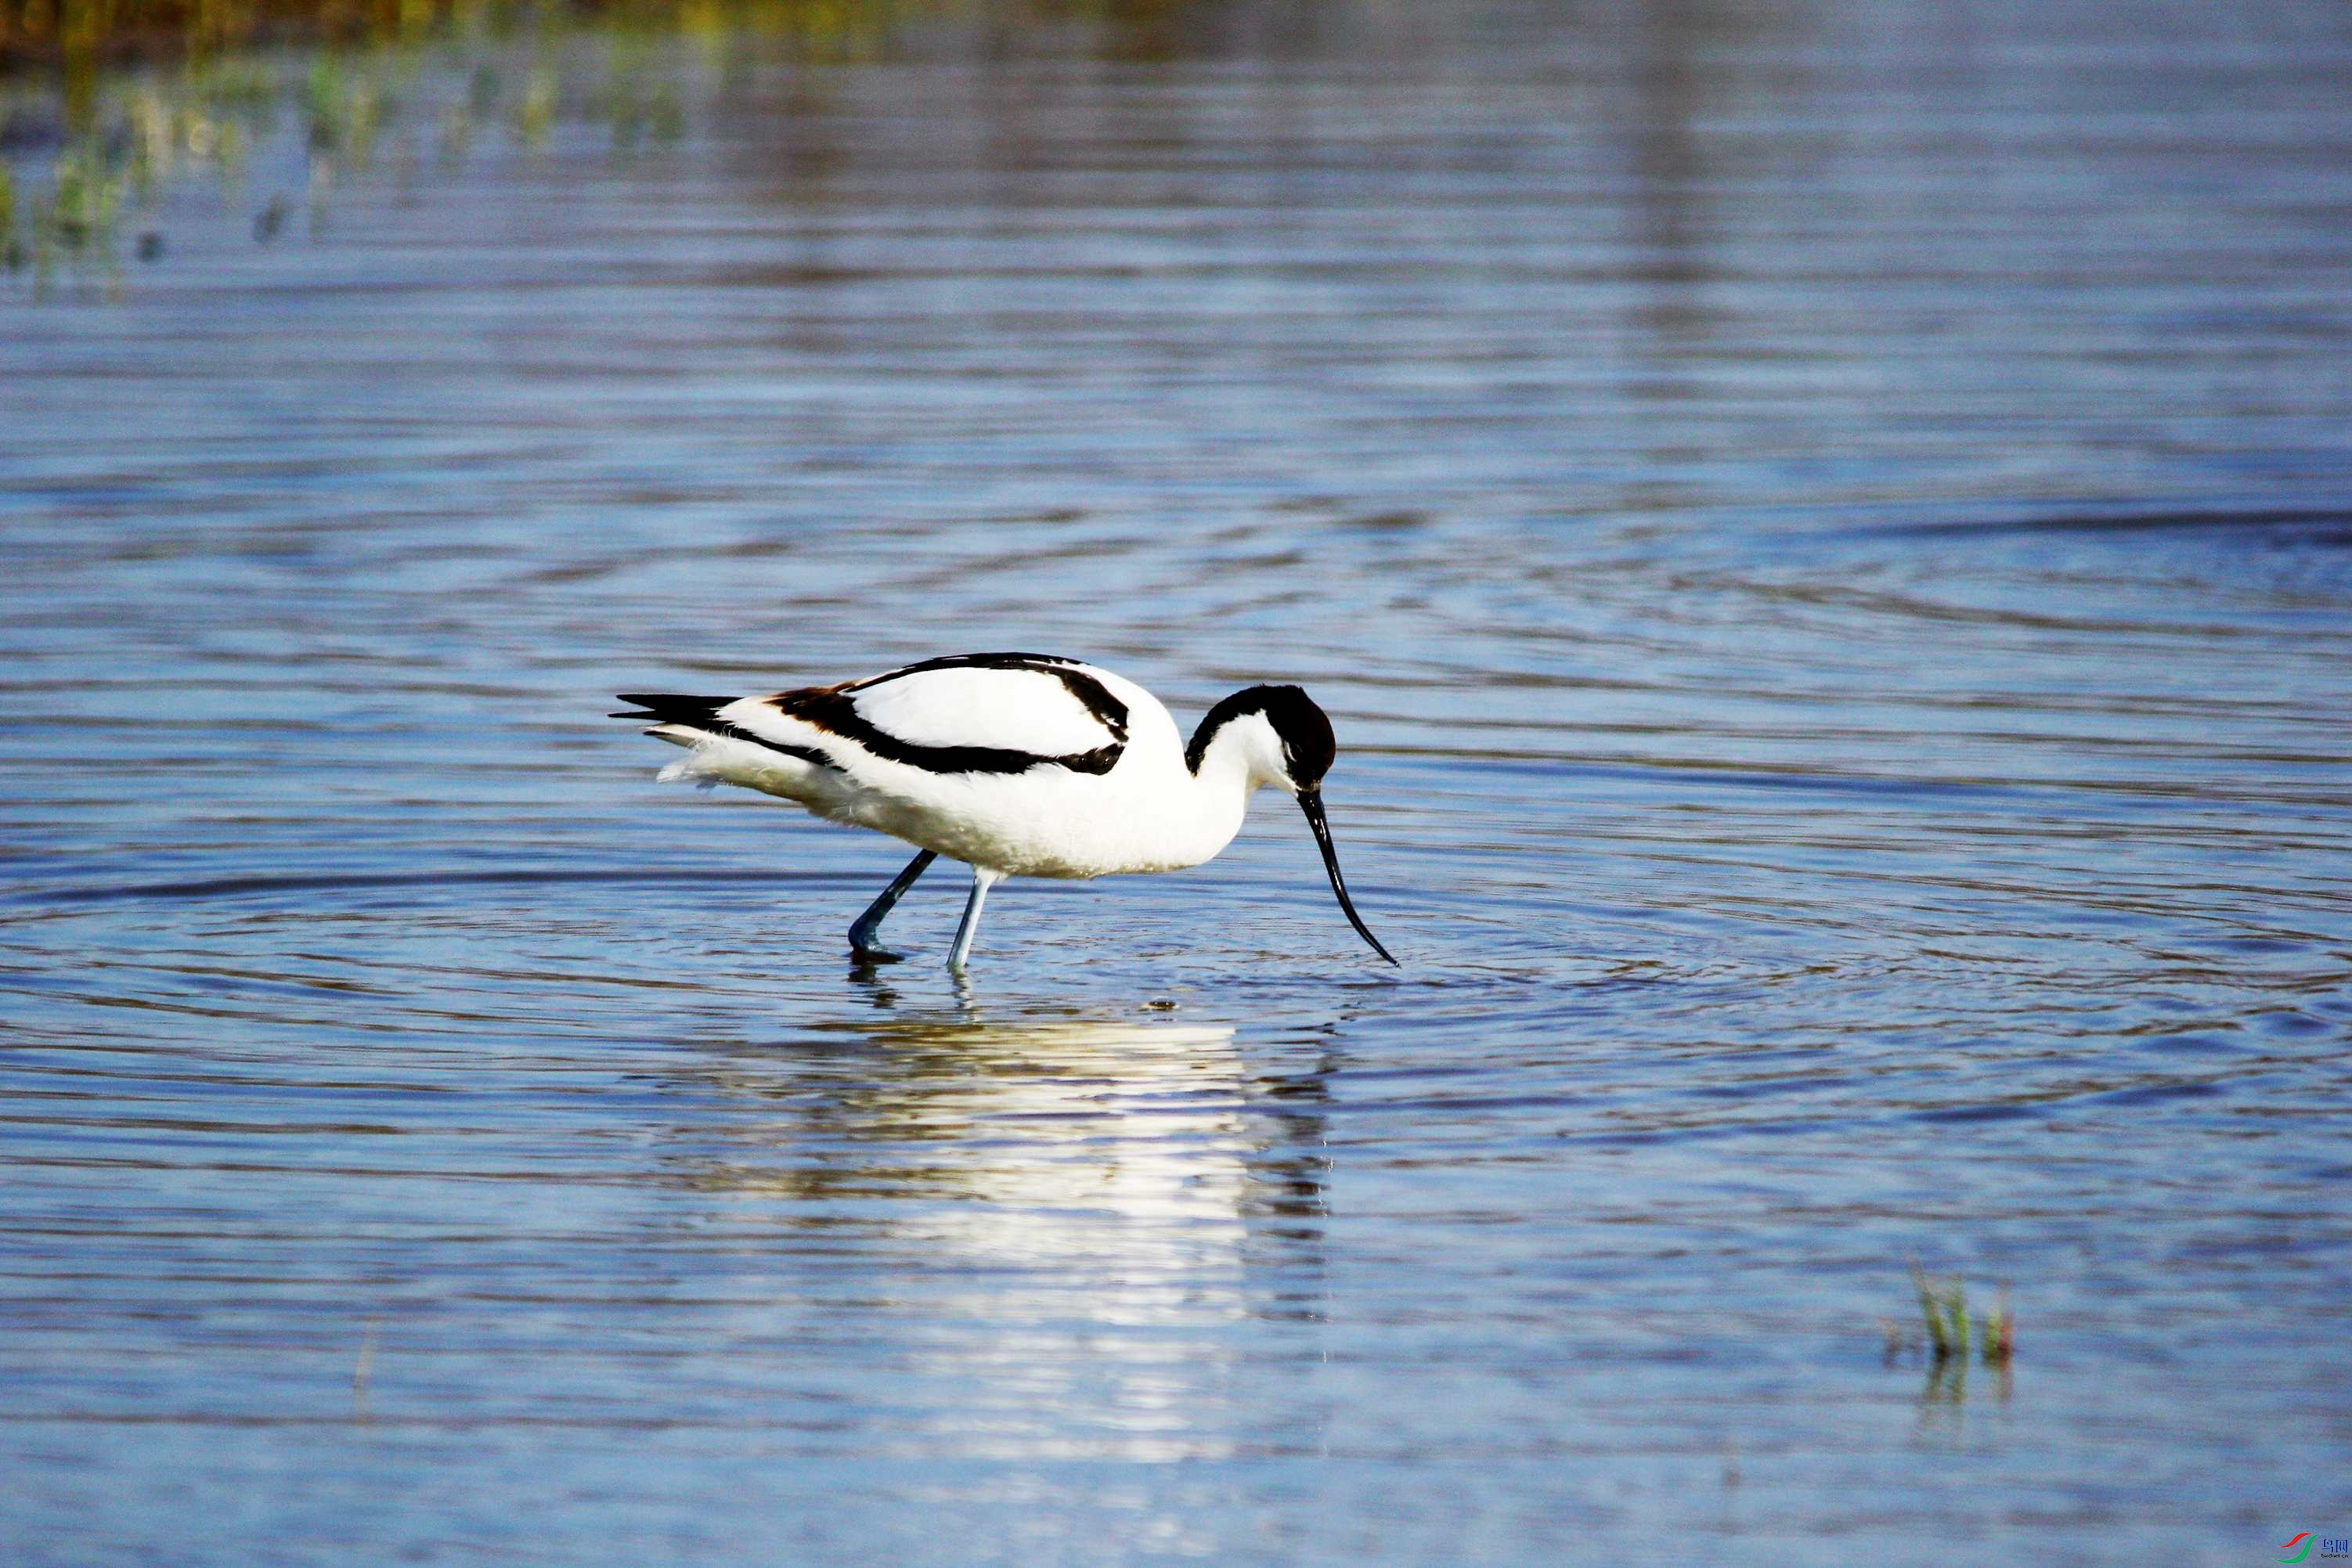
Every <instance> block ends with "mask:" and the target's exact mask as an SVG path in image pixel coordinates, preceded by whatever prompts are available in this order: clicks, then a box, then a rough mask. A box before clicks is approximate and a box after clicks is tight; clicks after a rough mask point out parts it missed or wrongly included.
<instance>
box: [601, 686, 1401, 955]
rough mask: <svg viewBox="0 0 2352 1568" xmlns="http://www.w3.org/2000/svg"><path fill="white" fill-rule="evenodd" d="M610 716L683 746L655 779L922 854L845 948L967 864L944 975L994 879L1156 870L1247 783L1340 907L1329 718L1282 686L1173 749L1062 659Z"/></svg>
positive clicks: (1222, 822)
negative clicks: (1271, 795) (1295, 814)
mask: <svg viewBox="0 0 2352 1568" xmlns="http://www.w3.org/2000/svg"><path fill="white" fill-rule="evenodd" d="M621 700H622V701H623V702H625V703H634V704H635V705H636V706H635V707H634V708H632V709H631V710H629V711H628V712H625V713H617V714H614V718H629V719H637V720H640V721H642V722H644V723H646V724H647V725H649V726H650V727H649V728H647V729H646V734H647V735H654V736H659V737H661V738H662V739H664V740H667V741H670V742H672V743H674V744H676V745H678V746H683V747H686V748H687V755H686V756H685V757H684V758H680V759H679V760H677V761H676V762H673V763H671V764H670V765H669V766H668V767H667V768H663V769H662V770H661V777H662V778H663V779H689V780H692V781H694V782H696V783H698V784H702V785H705V786H709V785H713V784H739V785H741V786H742V787H743V788H745V789H758V790H761V791H762V792H764V793H766V794H770V795H779V796H782V798H783V799H785V800H795V801H798V802H799V803H800V804H802V805H803V806H805V807H807V808H808V809H809V810H811V811H813V812H814V813H815V814H816V815H818V816H820V817H824V818H825V819H827V820H828V821H835V822H845V823H848V824H850V825H851V826H854V827H861V828H874V829H877V830H878V831H882V832H886V833H888V834H890V835H891V836H893V837H895V838H899V839H904V840H905V841H907V842H908V843H910V844H913V845H915V846H916V847H917V848H918V849H919V850H920V851H921V852H920V853H919V854H918V855H916V856H915V858H914V859H913V860H911V861H909V862H908V863H907V868H906V870H904V871H902V872H900V873H898V876H897V877H896V878H895V879H893V880H892V882H891V883H890V885H889V886H888V887H886V888H884V889H883V890H882V895H881V896H880V897H879V898H877V899H876V900H875V901H874V903H873V904H872V905H871V906H870V907H868V908H867V909H866V913H865V914H863V915H859V916H858V917H857V920H856V924H855V925H851V926H850V928H849V946H850V951H851V952H852V953H854V954H856V956H858V957H861V958H879V957H889V956H893V955H891V954H888V953H886V952H884V950H883V949H882V948H881V947H880V946H877V943H876V940H875V938H876V934H877V932H878V931H879V930H880V929H881V925H882V919H883V917H884V916H885V915H888V914H889V913H890V910H891V908H892V906H894V905H895V904H897V903H898V900H899V899H900V898H901V897H902V896H904V894H906V891H907V890H908V888H910V887H912V886H914V885H915V879H916V878H917V877H919V876H921V875H922V874H923V873H924V871H925V870H926V869H927V868H928V867H929V865H930V863H931V862H933V861H934V860H936V859H938V858H939V857H940V856H941V855H946V856H947V857H948V858H949V859H950V860H958V861H961V862H964V863H965V864H967V865H969V866H971V899H970V901H969V902H968V903H966V904H965V905H964V911H963V923H962V924H961V925H959V926H958V927H957V928H956V936H955V946H954V948H953V949H952V950H951V951H950V953H949V955H948V967H949V968H950V969H952V970H956V971H961V970H962V968H963V967H964V961H965V959H966V958H967V957H969V956H970V955H971V939H972V935H973V933H974V932H976V931H977V930H979V928H980V906H981V904H982V902H983V901H985V900H986V898H987V897H988V890H989V889H990V888H991V887H992V886H994V885H995V884H996V883H999V882H1002V881H1003V879H1004V878H1006V877H1008V876H1052V877H1081V878H1082V877H1097V876H1108V875H1112V874H1115V873H1124V872H1150V871H1175V870H1178V869H1180V868H1181V867H1184V866H1194V865H1199V864H1201V863H1202V862H1204V861H1207V860H1210V859H1212V858H1213V857H1214V856H1215V855H1216V853H1217V852H1218V851H1220V850H1222V849H1223V848H1224V847H1225V846H1226V845H1227V844H1229V843H1231V842H1232V841H1233V838H1234V834H1235V833H1236V832H1238V831H1241V825H1242V813H1243V811H1244V808H1245V807H1246V806H1247V804H1248V801H1249V797H1250V793H1251V791H1253V790H1255V789H1256V788H1257V787H1258V786H1259V785H1261V784H1272V785H1275V786H1276V787H1277V788H1280V789H1286V790H1288V791H1289V792H1290V793H1291V794H1292V795H1293V796H1295V797H1297V800H1298V804H1299V808H1300V809H1301V810H1304V811H1305V812H1306V813H1307V825H1308V826H1310V827H1311V828H1313V829H1314V830H1315V841H1316V843H1317V844H1318V845H1319V846H1320V847H1321V849H1322V851H1323V864H1324V866H1325V867H1326V868H1327V869H1328V870H1329V872H1330V873H1331V891H1332V892H1333V893H1336V894H1339V907H1340V909H1341V910H1342V911H1344V912H1345V913H1346V915H1347V916H1348V922H1349V925H1353V926H1354V927H1355V928H1356V932H1357V934H1358V935H1359V936H1362V937H1363V939H1364V940H1365V941H1367V942H1369V943H1370V944H1371V945H1372V951H1373V952H1375V953H1378V954H1379V955H1380V956H1381V957H1383V958H1387V959H1388V961H1389V962H1390V963H1391V964H1393V963H1395V962H1396V959H1394V958H1393V957H1391V956H1390V955H1389V950H1388V949H1387V948H1385V947H1383V946H1381V944H1380V940H1379V938H1377V937H1375V936H1373V935H1372V934H1371V932H1370V930H1369V929H1368V928H1367V927H1366V926H1365V925H1364V922H1363V917H1362V916H1361V915H1358V914H1357V913H1356V905H1355V903H1354V901H1353V900H1351V899H1349V896H1348V884H1347V883H1345V882H1344V881H1342V880H1341V879H1340V876H1339V852H1337V851H1335V850H1334V849H1333V848H1332V847H1331V830H1330V827H1329V825H1328V823H1326V822H1325V821H1324V819H1323V795H1322V786H1323V775H1324V774H1325V773H1327V772H1328V771H1329V770H1330V767H1331V758H1332V757H1333V755H1334V752H1335V747H1334V746H1333V743H1332V738H1331V721H1330V720H1329V719H1328V718H1327V717H1325V716H1324V713H1323V710H1322V709H1321V708H1319V707H1317V706H1315V704H1314V703H1313V702H1312V701H1311V700H1309V699H1308V697H1307V694H1306V693H1305V692H1303V691H1301V690H1299V689H1298V688H1297V686H1252V687H1250V688H1249V689H1248V690H1246V691H1239V692H1235V693H1234V695H1231V696H1229V697H1227V698H1225V699H1224V700H1223V702H1220V703H1218V704H1217V706H1214V707H1213V708H1211V709H1210V710H1209V714H1208V716H1207V717H1206V718H1203V719H1202V721H1201V727H1200V728H1198V729H1196V730H1194V731H1193V732H1192V742H1191V744H1189V745H1187V744H1186V743H1185V742H1184V741H1183V740H1181V738H1180V737H1178V735H1177V730H1176V721H1175V720H1174V719H1173V718H1172V717H1171V716H1169V713H1168V710H1167V709H1166V708H1165V707H1162V706H1160V699H1159V698H1157V697H1155V696H1153V695H1151V694H1150V692H1147V691H1145V690H1144V689H1143V688H1142V687H1141V686H1139V685H1135V684H1134V683H1133V682H1132V681H1128V680H1123V679H1121V678H1120V677H1119V676H1118V675H1114V674H1111V673H1110V672H1109V671H1108V670H1099V669H1097V668H1095V667H1094V666H1093V665H1091V664H1079V663H1078V662H1077V661H1076V660H1074V659H1055V658H1049V657H1047V656H1045V655H1044V654H1039V653H962V654H958V655H956V656H955V657H952V658H946V659H930V660H927V661H925V662H924V663H922V664H909V665H908V666H907V667H906V668H905V669H903V670H893V671H891V672H890V673H889V674H883V675H875V676H872V677H871V678H869V679H866V680H862V681H851V682H848V683H846V684H845V685H837V686H807V687H803V689H801V690H799V691H791V692H778V693H776V694H775V695H772V696H751V697H709V696H682V695H672V694H666V693H657V692H624V693H622V694H621Z"/></svg>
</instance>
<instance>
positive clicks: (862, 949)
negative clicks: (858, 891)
mask: <svg viewBox="0 0 2352 1568" xmlns="http://www.w3.org/2000/svg"><path fill="white" fill-rule="evenodd" d="M939 858H940V853H939V852H938V851H937V850H925V851H924V852H922V853H921V854H919V855H917V856H916V857H915V858H914V859H913V860H910V861H908V862H907V869H906V870H905V871H902V872H900V873H898V875H897V876H895V877H892V878H891V879H890V885H889V886H887V887H886V888H884V889H883V890H882V896H881V897H879V898H877V899H876V900H875V901H874V902H873V903H871V904H867V905H866V913H865V914H863V915H859V916H858V917H857V919H856V923H855V924H854V925H851V926H850V928H849V950H850V951H851V952H852V953H854V954H856V956H858V957H860V958H880V957H887V956H888V954H887V952H886V951H885V950H884V948H883V947H882V946H881V945H880V944H878V943H877V942H876V941H875V940H874V937H875V934H876V933H877V932H879V931H880V930H881V929H882V917H883V916H884V915H887V914H889V913H890V911H892V910H893V909H896V908H897V907H898V901H899V900H900V899H901V898H904V897H905V896H906V895H907V890H908V888H910V887H912V886H914V885H915V879H916V878H917V877H919V876H920V875H922V874H923V873H924V872H925V871H926V870H928V869H929V866H930V863H931V862H933V861H935V860H937V859H939Z"/></svg>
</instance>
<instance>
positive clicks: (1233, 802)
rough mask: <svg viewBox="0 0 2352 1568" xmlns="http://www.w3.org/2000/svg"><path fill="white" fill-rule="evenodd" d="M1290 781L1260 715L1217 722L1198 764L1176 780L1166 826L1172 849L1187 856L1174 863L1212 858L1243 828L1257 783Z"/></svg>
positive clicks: (1278, 744) (1278, 743) (1277, 742)
mask: <svg viewBox="0 0 2352 1568" xmlns="http://www.w3.org/2000/svg"><path fill="white" fill-rule="evenodd" d="M1288 782H1289V775H1288V774H1286V772H1285V771H1284V770H1283V756H1282V740H1281V737H1278V736H1276V734H1275V733H1274V727H1273V726H1271V725H1269V724H1267V723H1266V721H1265V717H1264V716H1262V715H1259V714H1246V715H1244V716H1241V717H1239V718H1234V719H1229V720H1227V721H1226V722H1225V723H1224V724H1223V725H1221V726H1219V727H1218V728H1217V730H1216V733H1215V734H1213V735H1212V736H1211V737H1209V744H1208V746H1207V747H1205V748H1204V749H1203V750H1202V752H1201V755H1200V764H1199V766H1198V767H1196V768H1190V769H1187V770H1185V771H1184V772H1183V773H1182V775H1181V777H1180V778H1179V779H1175V780H1174V783H1175V786H1176V788H1175V790H1174V794H1175V795H1176V797H1177V798H1176V799H1175V800H1171V801H1170V802H1169V805H1170V808H1171V810H1169V814H1168V820H1167V822H1166V827H1167V828H1168V829H1169V830H1172V831H1171V833H1170V838H1171V848H1177V849H1178V851H1179V852H1180V853H1181V854H1182V855H1183V856H1184V857H1186V858H1184V859H1181V860H1179V861H1176V862H1173V863H1175V864H1179V865H1199V864H1201V863H1202V862H1204V861H1208V860H1211V859H1213V858H1214V857H1215V856H1216V854H1217V852H1219V851H1220V850H1223V848H1224V847H1225V846H1226V845H1227V844H1229V843H1231V842H1233V841H1234V834H1235V833H1238V832H1240V831H1241V828H1242V819H1243V817H1244V814H1245V813H1246V812H1247V810H1248V809H1249V798H1250V796H1251V795H1252V794H1253V793H1255V791H1256V789H1257V788H1258V786H1260V785H1261V784H1276V785H1281V786H1283V787H1285V788H1287V787H1288Z"/></svg>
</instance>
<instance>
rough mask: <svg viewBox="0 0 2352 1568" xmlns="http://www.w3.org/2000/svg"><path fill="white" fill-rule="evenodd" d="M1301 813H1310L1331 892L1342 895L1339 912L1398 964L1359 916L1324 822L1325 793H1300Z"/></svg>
mask: <svg viewBox="0 0 2352 1568" xmlns="http://www.w3.org/2000/svg"><path fill="white" fill-rule="evenodd" d="M1298 809H1299V810H1302V811H1304V812H1306V813H1307V826H1308V827H1310V828H1312V829H1314V830H1315V844H1316V847H1317V848H1318V849H1320V850H1321V851H1322V852H1323V867H1324V869H1325V870H1326V871H1328V872H1329V873H1331V891H1332V892H1334V893H1336V894H1339V908H1340V909H1341V910H1342V911H1343V912H1344V913H1345V914H1346V915H1347V916H1348V924H1349V925H1352V926H1354V927H1355V928H1356V935H1357V936H1360V937H1362V938H1363V939H1364V940H1365V941H1367V942H1369V943H1370V944H1371V945H1372V951H1373V952H1375V953H1378V954H1379V955H1380V956H1381V957H1383V958H1386V959H1387V960H1388V961H1389V962H1390V963H1391V964H1395V963H1396V955H1394V954H1393V953H1391V952H1390V951H1389V950H1388V949H1387V948H1385V947H1383V946H1381V939H1380V938H1379V937H1377V936H1373V935H1372V933H1371V930H1370V927H1368V926H1366V925H1365V924H1364V917H1363V916H1362V915H1359V914H1357V913H1356V901H1355V900H1354V899H1352V898H1349V896H1348V883H1347V881H1346V880H1345V879H1344V878H1342V877H1341V876H1340V875H1339V851H1338V850H1335V849H1333V848H1332V847H1331V824H1330V823H1328V822H1327V821H1324V820H1323V793H1322V791H1321V790H1319V789H1301V790H1300V791H1299V792H1298ZM1397 967H1399V968H1402V967H1404V966H1403V965H1402V964H1398V965H1397Z"/></svg>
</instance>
